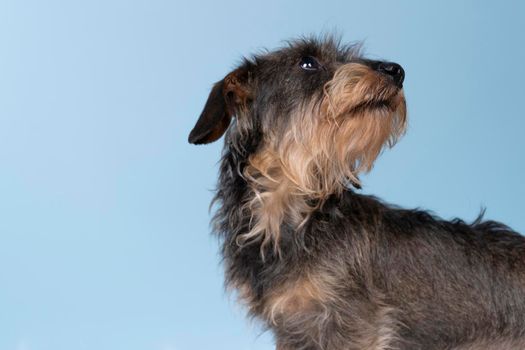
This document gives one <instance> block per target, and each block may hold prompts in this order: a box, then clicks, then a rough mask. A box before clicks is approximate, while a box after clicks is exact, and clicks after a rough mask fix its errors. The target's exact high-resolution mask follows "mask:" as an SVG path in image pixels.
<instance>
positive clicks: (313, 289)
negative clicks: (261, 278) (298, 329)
mask: <svg viewBox="0 0 525 350" xmlns="http://www.w3.org/2000/svg"><path fill="white" fill-rule="evenodd" d="M328 278H329V277H328ZM327 282H328V281H326V280H325V279H323V278H322V277H321V276H319V275H312V274H310V275H307V276H306V277H302V278H300V279H298V280H296V281H293V282H291V283H287V284H285V285H284V286H283V287H282V288H279V289H277V290H276V291H275V292H274V293H273V294H272V295H271V296H270V297H269V298H268V299H267V300H266V301H265V311H264V316H265V317H266V318H267V319H268V320H269V321H270V322H271V323H272V324H276V323H277V320H278V319H283V318H284V319H286V318H291V317H294V316H297V315H300V314H302V313H307V312H314V311H315V309H316V308H317V307H318V306H320V305H322V304H325V303H327V302H329V301H330V299H331V298H333V297H334V296H333V295H331V291H330V285H329V284H328V283H327Z"/></svg>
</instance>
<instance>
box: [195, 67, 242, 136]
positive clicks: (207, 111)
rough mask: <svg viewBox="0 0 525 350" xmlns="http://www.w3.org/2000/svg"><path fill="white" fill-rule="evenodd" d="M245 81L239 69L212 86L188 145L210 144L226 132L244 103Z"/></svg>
mask: <svg viewBox="0 0 525 350" xmlns="http://www.w3.org/2000/svg"><path fill="white" fill-rule="evenodd" d="M247 80H248V77H247V72H246V70H245V69H243V68H239V69H236V70H235V71H233V72H232V73H230V74H228V75H227V76H226V77H225V78H224V79H223V80H221V81H219V82H217V83H215V85H213V88H212V89H211V92H210V96H208V100H207V101H206V104H205V105H204V109H203V111H202V113H201V115H200V117H199V120H197V124H195V126H194V127H193V130H192V131H191V132H190V135H189V137H188V142H189V143H193V144H195V145H201V144H206V143H210V142H213V141H216V140H218V139H219V138H220V137H221V136H222V135H223V134H224V133H225V132H226V129H228V126H229V125H230V121H231V119H232V116H233V115H234V114H235V110H236V108H237V107H238V106H239V105H240V104H244V103H246V100H247V97H248V89H247Z"/></svg>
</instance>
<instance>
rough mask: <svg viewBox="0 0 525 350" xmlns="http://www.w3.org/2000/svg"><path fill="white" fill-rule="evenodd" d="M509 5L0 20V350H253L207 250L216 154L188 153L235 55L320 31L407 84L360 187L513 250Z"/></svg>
mask: <svg viewBox="0 0 525 350" xmlns="http://www.w3.org/2000/svg"><path fill="white" fill-rule="evenodd" d="M523 4H524V2H522V1H507V2H496V1H490V2H489V1H486V2H484V1H434V2H433V3H429V2H425V4H423V2H421V1H404V2H398V1H359V2H357V1H340V2H337V1H306V0H303V1H296V2H284V1H274V0H267V1H258V2H248V1H236V2H225V1H211V0H210V1H205V2H193V3H191V4H190V2H186V3H183V2H177V1H167V0H165V1H163V0H143V1H139V0H135V1H123V0H122V1H115V0H89V1H55V0H49V1H36V0H33V1H31V0H3V1H1V2H0V349H2V350H4V349H5V350H81V349H89V350H116V349H126V350H203V349H228V350H229V349H271V348H272V345H271V344H272V342H271V337H270V336H269V335H268V334H263V335H261V329H260V328H258V327H257V325H256V324H254V323H253V322H252V323H249V322H247V321H246V320H245V318H244V312H243V311H242V309H240V308H239V307H238V306H237V305H236V304H235V303H234V302H233V301H232V300H230V299H228V297H227V295H226V294H225V293H224V292H223V289H222V270H221V268H220V267H219V258H218V255H217V254H218V245H217V242H216V241H215V239H213V238H211V237H210V236H209V234H208V233H209V226H208V222H209V214H208V211H207V208H208V204H209V202H210V199H211V196H212V194H211V191H210V190H211V189H212V188H213V186H214V183H215V178H216V172H217V167H216V161H217V160H218V158H219V152H220V147H221V145H220V144H219V143H217V144H214V145H211V146H209V147H195V146H190V145H188V144H187V143H186V139H187V134H188V132H189V130H190V129H191V128H192V126H193V124H194V122H195V121H196V118H197V117H198V115H199V113H200V111H201V108H202V106H203V104H204V102H205V99H206V97H207V93H208V91H209V88H210V86H211V84H212V83H213V82H214V81H216V80H219V79H220V78H222V77H223V76H224V75H225V74H226V73H227V72H229V70H230V69H231V68H233V66H234V63H235V62H236V61H238V60H239V59H240V57H241V56H242V55H246V54H249V53H251V52H253V51H254V50H257V49H260V48H262V47H268V48H272V47H275V46H277V45H279V44H280V42H281V40H283V39H286V38H291V37H294V36H297V35H299V34H307V33H319V32H321V31H324V32H327V31H331V30H334V29H336V30H338V31H339V32H340V33H342V34H343V37H344V39H345V40H365V47H366V51H367V52H368V53H369V54H370V55H371V56H372V57H376V58H379V57H381V58H387V59H390V60H393V61H396V62H399V63H401V64H402V65H403V66H404V67H405V70H406V72H407V78H406V84H405V87H406V95H407V99H408V106H409V117H410V128H409V130H408V134H407V135H406V137H405V138H404V139H403V140H402V141H401V143H400V144H398V145H397V146H396V147H395V148H394V149H393V150H391V151H388V152H385V153H384V155H383V156H382V157H381V158H380V159H379V161H378V163H377V165H376V167H375V169H374V170H373V171H372V173H371V174H370V175H369V176H367V177H365V178H364V191H365V192H367V193H373V194H376V195H379V196H381V197H383V198H385V199H386V200H388V201H391V202H394V203H398V204H401V205H403V206H407V207H414V206H421V207H425V208H429V209H432V210H434V211H435V212H436V213H438V214H439V215H441V216H444V217H446V218H451V217H453V216H460V217H462V218H465V219H467V220H472V219H473V218H474V217H475V216H476V215H477V213H478V212H479V210H480V208H481V207H482V206H487V207H488V211H487V217H489V218H493V219H497V220H501V221H504V222H506V223H508V224H509V225H511V226H512V227H513V228H515V229H517V230H519V231H521V232H525V218H524V215H525V213H524V209H523V208H524V206H523V204H522V203H523V198H525V186H524V183H523V179H524V178H525V157H524V154H523V152H524V149H525V139H524V138H523V134H524V129H525V113H524V111H523V104H524V99H525V88H524V86H525V84H524V82H525V38H524V36H525V34H524V33H525V24H524V23H525V6H524V5H523Z"/></svg>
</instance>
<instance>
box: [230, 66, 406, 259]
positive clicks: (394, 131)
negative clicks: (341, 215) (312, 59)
mask: <svg viewBox="0 0 525 350" xmlns="http://www.w3.org/2000/svg"><path fill="white" fill-rule="evenodd" d="M387 79H388V78H386V77H383V76H381V75H380V74H378V73H376V72H375V71H373V70H372V69H370V68H368V67H367V66H364V65H361V64H355V63H351V64H345V65H342V66H341V67H340V68H339V69H338V70H337V71H336V72H335V75H334V77H333V79H332V80H331V81H330V82H328V83H327V84H326V85H325V87H324V96H323V97H322V98H321V99H320V100H318V101H315V102H310V103H309V104H306V105H301V106H299V107H297V108H296V110H295V112H294V113H292V115H290V116H286V118H288V120H289V121H290V123H289V127H288V128H287V129H286V131H285V132H284V133H283V134H282V135H274V134H272V133H271V132H266V133H265V135H266V138H265V139H264V141H263V142H264V143H263V145H262V147H261V148H260V150H259V151H258V152H257V153H255V154H254V155H253V156H251V157H250V159H249V164H248V166H247V167H246V168H245V170H244V176H245V178H246V179H247V180H248V181H249V183H250V187H251V190H252V192H253V193H252V194H253V199H252V200H251V201H250V202H248V203H247V204H246V206H247V209H248V210H249V211H250V212H251V215H252V226H251V230H250V231H249V232H248V233H246V234H243V235H241V236H239V239H238V244H240V245H242V244H245V243H248V242H251V241H259V240H262V245H261V250H264V248H265V247H266V246H267V245H268V244H270V243H273V248H274V250H275V251H276V252H279V239H280V227H281V224H282V223H283V221H284V220H285V219H286V220H287V224H289V225H291V226H292V227H296V228H300V227H301V225H302V224H304V223H305V222H306V220H307V219H308V217H309V215H310V213H311V212H312V211H313V210H314V209H316V208H318V207H319V206H320V205H322V203H323V201H324V200H325V199H326V198H327V197H328V196H329V195H331V194H338V193H341V192H342V190H343V189H344V188H345V187H346V186H348V184H349V182H350V181H351V182H353V183H359V180H358V178H357V175H358V174H359V173H360V172H366V171H369V170H370V169H371V168H372V165H373V162H374V160H375V159H376V158H377V156H378V155H379V154H380V152H381V150H382V148H383V147H384V145H389V146H392V145H393V144H394V143H395V142H396V140H397V139H398V137H399V136H400V135H401V134H402V133H403V132H404V130H405V124H406V106H405V100H404V97H403V94H402V91H400V90H399V89H397V88H396V87H395V86H393V85H392V84H391V83H390V82H389V81H388V80H387ZM268 135H270V136H268ZM262 253H263V255H264V251H262Z"/></svg>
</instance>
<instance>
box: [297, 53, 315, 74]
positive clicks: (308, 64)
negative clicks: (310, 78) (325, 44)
mask: <svg viewBox="0 0 525 350" xmlns="http://www.w3.org/2000/svg"><path fill="white" fill-rule="evenodd" d="M299 66H300V67H301V68H302V69H304V70H310V71H314V70H318V69H319V68H320V65H319V62H317V60H316V59H315V58H313V57H312V56H305V57H303V58H301V62H299Z"/></svg>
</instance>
